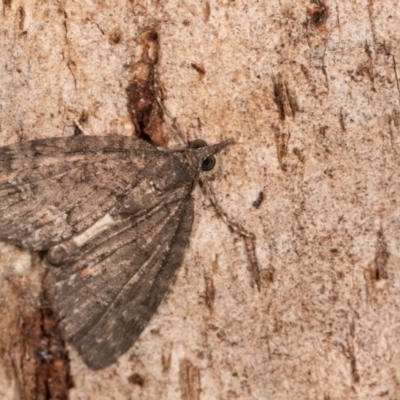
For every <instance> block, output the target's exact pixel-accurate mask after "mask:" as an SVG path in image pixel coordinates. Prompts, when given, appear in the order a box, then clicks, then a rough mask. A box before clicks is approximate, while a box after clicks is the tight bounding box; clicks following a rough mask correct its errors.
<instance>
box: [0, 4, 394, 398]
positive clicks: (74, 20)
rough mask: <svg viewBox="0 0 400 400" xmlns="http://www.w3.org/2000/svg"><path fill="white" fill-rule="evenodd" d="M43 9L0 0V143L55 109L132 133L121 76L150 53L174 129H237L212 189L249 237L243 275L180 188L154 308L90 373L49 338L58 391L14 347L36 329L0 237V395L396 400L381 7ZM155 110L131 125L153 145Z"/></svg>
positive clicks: (224, 237)
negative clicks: (135, 336) (182, 231)
mask: <svg viewBox="0 0 400 400" xmlns="http://www.w3.org/2000/svg"><path fill="white" fill-rule="evenodd" d="M47 3H48V2H40V1H35V0H33V1H30V2H24V1H22V0H7V1H5V0H4V1H3V2H2V3H1V4H0V20H1V28H0V52H1V57H0V63H1V64H0V65H1V68H0V142H1V144H2V145H5V144H10V143H14V142H16V141H18V140H27V139H33V138H40V137H54V136H62V135H64V136H68V135H72V134H73V133H74V129H75V125H74V122H73V121H74V120H80V121H83V122H84V124H83V125H84V128H85V129H86V130H88V131H89V132H90V133H92V134H97V135H100V134H101V135H105V134H113V133H114V134H116V133H118V134H122V135H135V134H136V133H137V132H136V133H135V130H136V131H137V129H138V126H137V125H136V126H135V124H134V123H133V122H132V115H134V113H135V112H137V109H136V107H134V103H135V101H136V100H137V97H135V93H136V92H135V90H137V88H139V89H140V87H141V86H140V84H137V85H136V86H135V87H133V88H132V86H129V85H130V84H131V82H132V79H133V78H132V75H135V76H134V78H135V79H136V78H138V76H139V77H142V78H143V79H144V80H146V79H148V80H151V79H152V78H151V77H150V75H149V73H148V71H147V70H146V68H147V67H146V66H148V65H150V66H152V65H153V64H155V63H157V64H158V75H159V76H158V79H159V81H160V88H161V91H162V93H163V97H164V101H165V105H166V107H167V109H168V110H169V112H170V114H171V115H172V117H173V118H175V122H176V123H178V124H179V126H180V127H181V128H182V130H183V131H184V132H185V134H186V135H187V137H188V139H190V140H193V139H194V138H199V137H201V138H202V139H205V140H206V141H207V142H209V143H215V142H218V141H220V140H222V139H225V138H230V137H232V138H234V139H235V140H236V141H237V144H236V145H235V146H233V147H232V148H231V149H230V151H229V152H227V154H226V155H224V157H223V160H222V162H219V163H218V164H217V168H216V169H215V170H214V172H212V173H211V174H212V175H214V177H215V178H214V180H213V182H212V184H213V188H214V192H215V194H216V197H217V198H218V200H219V202H220V203H221V207H222V208H223V209H224V210H225V211H226V212H227V214H228V215H229V216H230V217H231V218H232V220H233V221H235V222H238V223H240V224H241V225H243V227H244V228H245V229H247V230H248V231H252V232H253V233H254V234H255V235H256V238H257V249H256V254H257V258H258V262H259V266H260V287H261V289H260V291H258V290H257V288H256V286H255V285H254V284H253V280H252V274H251V271H249V269H248V268H249V261H248V258H247V255H246V247H245V245H244V243H243V240H242V239H241V238H240V237H239V236H237V235H236V234H234V233H232V232H230V230H229V229H228V228H227V226H226V225H225V224H224V222H223V219H222V218H220V217H219V216H218V215H217V214H216V213H215V211H214V209H213V208H212V207H211V206H210V202H209V201H208V200H207V199H206V198H205V197H204V196H203V195H202V194H201V191H199V190H197V192H196V193H195V194H194V197H195V210H196V214H195V221H194V229H193V232H192V235H191V240H190V246H189V248H188V250H187V251H186V253H185V260H184V263H183V265H182V267H181V268H180V270H179V272H178V276H177V279H176V281H175V284H174V285H173V287H172V288H171V289H170V291H169V293H168V294H167V297H166V299H165V300H164V301H163V302H162V304H161V306H160V308H159V311H158V313H157V315H156V316H155V317H154V318H153V319H152V321H151V322H150V324H149V325H148V327H147V328H146V329H145V331H144V332H143V334H142V335H141V337H140V338H139V340H138V341H137V342H136V343H135V345H134V346H133V347H132V349H131V350H130V351H129V352H128V353H127V354H126V355H124V356H123V357H121V359H120V360H119V362H118V363H117V364H115V365H113V366H111V367H109V368H107V369H105V370H102V371H100V372H93V371H90V370H89V369H87V367H86V366H85V364H84V363H83V361H82V360H81V359H80V358H79V356H78V354H77V352H76V351H75V350H74V349H73V348H72V347H68V350H69V357H70V360H71V362H70V375H71V377H72V384H73V387H72V388H71V389H70V390H68V387H69V386H70V384H71V382H70V383H69V384H66V385H65V386H63V388H64V389H62V390H63V392H62V390H61V389H60V391H61V392H62V393H64V394H59V392H56V390H55V389H54V388H52V386H51V385H50V384H49V382H54V381H57V380H56V379H55V380H51V379H50V380H49V379H48V376H50V377H51V376H52V375H51V374H52V373H54V374H55V371H50V372H48V376H47V377H45V378H43V377H42V375H40V374H38V372H37V363H38V361H37V352H36V353H35V352H34V351H33V350H32V349H35V348H38V347H37V346H38V344H37V343H38V342H40V341H41V340H44V339H43V337H46V335H45V334H44V333H43V332H44V331H45V329H44V328H43V325H44V322H43V321H44V320H45V319H44V318H41V315H43V313H41V308H40V307H41V304H43V301H42V300H43V299H42V298H41V296H42V295H41V283H42V282H41V281H42V278H43V275H44V270H43V266H42V264H41V262H40V257H38V255H37V254H32V253H27V252H23V251H21V250H20V249H18V248H16V247H13V246H11V245H6V244H4V243H1V245H0V264H1V269H0V312H1V315H2V321H1V326H0V359H1V363H0V398H7V399H19V398H23V399H46V398H56V397H55V396H56V394H54V393H58V394H57V395H58V396H59V398H60V397H61V398H62V396H66V395H69V398H70V399H74V400H77V399H79V400H86V399H118V400H119V399H137V398H141V399H155V398H161V399H185V400H186V399H200V400H204V399H215V398H220V399H310V398H316V399H324V400H325V399H326V400H327V399H330V400H333V399H378V398H379V399H396V398H400V330H399V326H400V268H399V264H400V211H399V210H400V208H399V202H400V173H399V171H400V157H399V155H400V107H399V102H400V86H399V79H398V78H399V75H400V70H399V67H398V66H399V58H400V44H399V43H400V37H399V36H400V31H399V29H398V26H399V23H400V4H399V1H387V0H380V1H379V0H378V1H371V0H364V1H358V2H338V1H336V2H334V1H329V2H328V1H325V2H323V1H320V0H312V1H309V0H307V1H297V2H293V1H289V0H281V1H277V0H272V1H268V2H266V1H265V2H254V1H249V0H237V1H228V0H219V1H215V2H211V1H194V0H185V1H178V0H168V1H143V0H139V1H118V2H117V1H109V0H105V1H100V2H89V1H79V2H78V1H70V0H65V1H59V2H50V3H51V4H47ZM149 30H151V31H152V32H154V31H155V32H157V35H158V39H157V40H158V41H159V53H158V57H154V56H151V55H149V54H148V52H149V51H150V50H149V48H150V47H151V46H150V47H146V46H144V45H143V33H144V32H148V31H149ZM144 52H147V55H146V56H145V55H144ZM146 63H147V64H146ZM132 66H136V67H137V68H136V70H135V71H132ZM139 67H141V68H142V69H140V68H139ZM139 70H140V71H139ZM138 71H139V72H138ZM150 78H151V79H150ZM135 82H138V81H137V79H136V81H135ZM129 87H130V91H129V90H128V92H127V88H129ZM143 87H146V85H143ZM139 89H138V90H139ZM132 96H133V97H132ZM148 98H151V93H150V94H149V97H148ZM128 103H129V107H128ZM146 107H147V105H146ZM159 120H160V110H159V109H157V110H151V114H150V116H147V117H146V116H145V117H143V121H142V122H143V124H147V125H149V124H150V127H149V128H148V131H147V132H148V134H149V135H150V136H151V135H152V134H153V132H156V133H157V135H159V137H160V139H159V143H163V144H164V143H166V139H165V136H164V134H165V131H166V132H167V133H168V136H169V137H170V145H172V144H173V142H174V141H173V140H172V138H173V136H174V134H173V132H171V131H170V130H168V122H167V123H166V124H165V127H167V128H166V129H164V131H162V130H160V129H159V128H158V125H159V124H158V122H159ZM154 121H156V122H154ZM152 122H153V125H152ZM139 125H140V124H139ZM153 126H155V127H156V128H154V127H153ZM261 192H262V193H263V195H261V196H260V193H261ZM47 336H48V335H47ZM39 348H40V347H39ZM39 353H40V355H41V359H43V358H45V356H46V354H47V353H46V352H43V351H42V352H39ZM58 367H59V368H60V370H62V368H63V367H65V365H64V364H62V363H61V364H60V365H58ZM63 371H64V370H63ZM57 376H60V375H57ZM61 376H66V375H65V374H64V375H63V374H62V373H61ZM40 379H44V380H45V382H46V384H45V385H42V386H41V384H40V382H42V381H41V380H40ZM66 379H67V378H66ZM60 385H61V383H60ZM60 387H61V386H60ZM41 388H42V389H41ZM43 388H44V389H43ZM29 396H30V397H29ZM35 396H36V397H35Z"/></svg>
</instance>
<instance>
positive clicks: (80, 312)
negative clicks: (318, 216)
mask: <svg viewBox="0 0 400 400" xmlns="http://www.w3.org/2000/svg"><path fill="white" fill-rule="evenodd" d="M231 143H232V141H231V140H227V141H224V142H221V143H218V144H214V145H211V146H208V145H207V144H206V143H205V142H194V143H193V145H192V146H189V147H187V148H182V149H178V150H165V149H159V148H156V147H154V146H153V145H151V144H149V143H147V142H145V141H143V140H140V139H135V138H131V137H124V136H83V135H80V136H72V137H65V138H64V137H63V138H49V139H39V140H33V141H26V142H22V143H19V144H13V145H9V146H5V147H1V148H0V198H1V199H0V240H3V241H8V242H11V243H14V244H16V245H18V246H21V247H23V248H25V249H29V250H32V251H45V252H46V256H45V261H46V263H47V264H49V268H51V272H52V279H53V286H52V306H53V309H54V311H55V313H56V315H57V317H58V319H59V324H60V327H61V330H62V332H63V335H64V338H65V339H66V340H67V341H68V342H70V343H72V344H73V345H74V346H75V347H76V348H77V349H78V351H79V353H80V354H81V356H82V357H83V359H84V360H85V362H86V364H87V365H88V366H89V368H91V369H95V370H97V369H102V368H105V367H107V366H109V365H111V364H112V363H114V362H115V361H116V360H117V359H118V357H119V356H120V355H122V354H123V353H124V352H126V351H127V350H128V349H129V348H130V347H131V346H132V344H133V343H134V342H135V340H136V339H137V338H138V337H139V335H140V333H141V332H142V331H143V329H144V328H145V327H146V325H147V323H148V322H149V320H150V318H151V317H152V315H153V314H154V313H155V311H156V310H157V307H158V305H159V304H160V302H161V300H162V298H163V296H164V294H165V293H166V291H167V289H168V286H169V284H170V282H171V279H172V278H173V276H174V274H175V271H176V270H177V268H178V267H179V266H180V264H181V262H182V257H183V254H184V250H185V247H186V245H187V243H188V239H189V236H190V233H191V229H192V223H193V199H192V196H191V193H192V190H193V188H194V187H195V185H196V183H197V181H198V180H199V177H200V174H201V173H202V171H204V170H209V169H211V168H212V167H213V164H214V158H213V157H214V155H215V154H216V153H218V152H219V151H221V150H222V149H224V148H225V147H226V146H227V145H229V144H231Z"/></svg>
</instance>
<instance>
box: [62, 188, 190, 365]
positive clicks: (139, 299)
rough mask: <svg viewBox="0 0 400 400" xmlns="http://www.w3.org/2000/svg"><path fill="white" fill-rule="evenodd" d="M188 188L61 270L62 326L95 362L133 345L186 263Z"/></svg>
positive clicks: (90, 245) (107, 361)
mask: <svg viewBox="0 0 400 400" xmlns="http://www.w3.org/2000/svg"><path fill="white" fill-rule="evenodd" d="M183 189H184V190H183ZM181 190H183V192H182V193H184V194H182V195H181V196H175V200H174V201H173V202H171V203H168V204H166V205H165V204H160V205H158V206H157V207H155V208H153V209H151V210H149V212H148V213H147V214H146V215H143V216H142V217H141V218H135V217H131V218H127V219H125V220H122V221H120V222H118V223H116V224H115V225H112V226H111V227H110V228H109V229H107V230H106V231H104V232H102V233H101V234H100V235H98V236H96V237H94V238H93V239H92V240H90V241H89V242H87V243H86V244H85V245H84V246H83V247H82V248H81V249H80V251H79V258H77V260H75V261H69V262H66V263H65V264H63V265H61V266H60V268H55V269H54V273H55V281H56V284H55V289H54V290H55V292H54V308H55V310H56V312H57V314H58V316H59V317H60V325H61V328H62V330H63V331H64V334H65V337H66V339H67V340H68V341H70V342H72V343H73V344H74V345H75V346H76V347H77V349H78V351H79V353H80V354H81V355H82V357H83V358H84V360H85V362H86V364H87V365H88V366H89V367H90V368H92V369H102V368H105V367H107V366H109V365H111V364H112V363H114V362H115V361H116V360H117V359H118V357H119V356H120V355H121V354H123V353H124V352H125V351H127V350H128V349H129V348H130V347H131V345H132V344H133V343H134V342H135V340H136V339H137V338H138V336H139V335H140V333H141V332H142V331H143V329H144V328H145V326H146V325H147V323H148V321H149V320H150V318H151V317H152V315H153V314H154V313H155V311H156V310H157V307H158V305H159V303H160V301H161V300H162V298H163V296H164V294H165V292H166V291H167V289H168V287H169V285H170V281H171V279H172V277H173V276H174V273H175V271H176V269H177V268H178V267H179V265H180V264H181V261H182V257H183V254H184V249H185V247H186V245H187V243H188V239H189V236H190V232H191V230H192V224H193V200H192V198H191V196H190V188H189V186H188V187H186V188H181ZM176 197H178V199H176Z"/></svg>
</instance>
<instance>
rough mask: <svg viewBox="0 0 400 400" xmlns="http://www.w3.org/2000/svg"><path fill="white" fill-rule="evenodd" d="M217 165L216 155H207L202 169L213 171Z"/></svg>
mask: <svg viewBox="0 0 400 400" xmlns="http://www.w3.org/2000/svg"><path fill="white" fill-rule="evenodd" d="M214 167H215V157H214V156H208V157H206V158H205V159H204V160H203V162H202V163H201V170H202V171H211V170H212V169H213V168H214Z"/></svg>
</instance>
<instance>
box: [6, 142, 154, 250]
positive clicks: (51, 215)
mask: <svg viewBox="0 0 400 400" xmlns="http://www.w3.org/2000/svg"><path fill="white" fill-rule="evenodd" d="M155 152H157V155H159V153H160V151H159V150H157V149H156V148H155V147H153V146H151V145H150V144H148V143H146V142H144V141H142V140H138V139H135V138H130V137H124V136H100V137H99V136H96V137H94V136H93V137H91V136H72V137H67V138H49V139H39V140H33V141H28V142H23V143H20V144H14V145H10V146H5V147H1V148H0V240H6V241H10V242H12V243H14V244H17V245H20V246H22V247H25V248H28V249H31V250H45V249H48V248H49V247H51V246H53V245H55V244H57V243H59V242H61V241H64V240H68V239H69V238H70V237H72V236H73V235H76V234H77V233H79V232H81V231H84V230H85V229H87V228H88V227H90V226H92V225H93V223H94V222H95V221H97V220H99V219H100V218H101V217H102V216H103V215H104V214H106V213H107V212H108V211H109V210H110V209H111V208H112V207H113V206H114V205H115V204H116V203H117V202H118V199H119V198H120V197H121V196H123V195H124V194H126V193H127V192H129V190H131V188H132V187H134V186H135V185H137V184H139V183H140V181H141V180H142V179H144V174H143V173H144V171H145V169H146V168H147V167H148V165H149V164H150V163H151V162H152V161H153V159H154V157H152V155H154V153H155Z"/></svg>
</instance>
